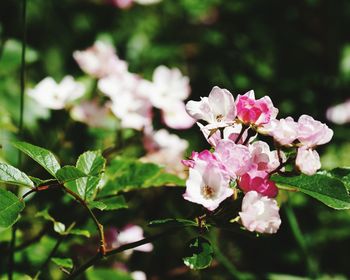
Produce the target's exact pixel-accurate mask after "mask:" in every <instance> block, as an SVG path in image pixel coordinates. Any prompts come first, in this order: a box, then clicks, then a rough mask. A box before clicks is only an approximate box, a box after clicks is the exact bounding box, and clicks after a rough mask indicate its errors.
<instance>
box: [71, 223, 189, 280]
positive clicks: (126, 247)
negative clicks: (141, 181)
mask: <svg viewBox="0 0 350 280" xmlns="http://www.w3.org/2000/svg"><path fill="white" fill-rule="evenodd" d="M183 228H185V227H175V228H171V229H168V230H166V231H164V232H162V233H159V234H155V235H152V236H149V237H146V238H144V239H141V240H139V241H136V242H132V243H128V244H125V245H122V246H119V247H118V248H116V249H112V250H108V251H107V252H106V254H105V256H102V255H101V254H99V253H97V254H96V255H95V256H93V257H92V258H91V259H89V260H88V261H87V262H85V263H84V264H83V265H82V266H80V267H79V268H78V269H77V270H75V271H73V273H72V274H71V275H69V276H68V278H67V279H66V280H71V279H75V278H76V277H78V276H79V275H80V274H82V273H83V272H84V271H85V270H87V269H88V268H90V267H91V266H93V265H95V264H96V263H97V262H98V261H100V260H101V259H102V258H103V257H110V256H113V255H116V254H119V253H121V252H124V251H126V250H129V249H133V248H135V247H138V246H141V245H144V244H147V243H150V242H153V241H155V240H158V239H159V238H161V237H164V236H167V235H171V234H174V233H175V232H176V231H177V230H180V229H183Z"/></svg>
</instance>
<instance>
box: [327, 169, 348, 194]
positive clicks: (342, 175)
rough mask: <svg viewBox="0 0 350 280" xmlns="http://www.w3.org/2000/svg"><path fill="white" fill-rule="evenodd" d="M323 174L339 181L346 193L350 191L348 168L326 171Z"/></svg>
mask: <svg viewBox="0 0 350 280" xmlns="http://www.w3.org/2000/svg"><path fill="white" fill-rule="evenodd" d="M325 174H327V175H329V176H331V177H335V178H338V179H339V180H341V181H342V182H343V183H344V185H345V187H346V188H347V189H348V191H350V167H337V168H334V169H332V170H331V171H326V172H325Z"/></svg>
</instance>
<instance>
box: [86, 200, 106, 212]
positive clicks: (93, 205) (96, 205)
mask: <svg viewBox="0 0 350 280" xmlns="http://www.w3.org/2000/svg"><path fill="white" fill-rule="evenodd" d="M89 207H90V208H91V209H93V208H97V209H99V210H105V209H106V208H107V205H106V204H104V203H103V202H102V201H90V202H89Z"/></svg>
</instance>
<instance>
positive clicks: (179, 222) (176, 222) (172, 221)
mask: <svg viewBox="0 0 350 280" xmlns="http://www.w3.org/2000/svg"><path fill="white" fill-rule="evenodd" d="M148 226H149V227H160V226H194V227H198V225H197V223H196V222H195V221H192V220H186V219H178V218H168V219H162V220H154V221H150V222H149V224H148Z"/></svg>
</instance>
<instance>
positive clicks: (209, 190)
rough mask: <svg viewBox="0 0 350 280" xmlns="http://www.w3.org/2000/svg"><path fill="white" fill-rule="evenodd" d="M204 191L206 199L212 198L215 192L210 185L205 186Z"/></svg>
mask: <svg viewBox="0 0 350 280" xmlns="http://www.w3.org/2000/svg"><path fill="white" fill-rule="evenodd" d="M202 193H203V196H204V198H206V199H209V198H212V197H213V196H214V194H215V193H214V190H213V189H212V188H211V187H209V186H204V188H203V189H202Z"/></svg>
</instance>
